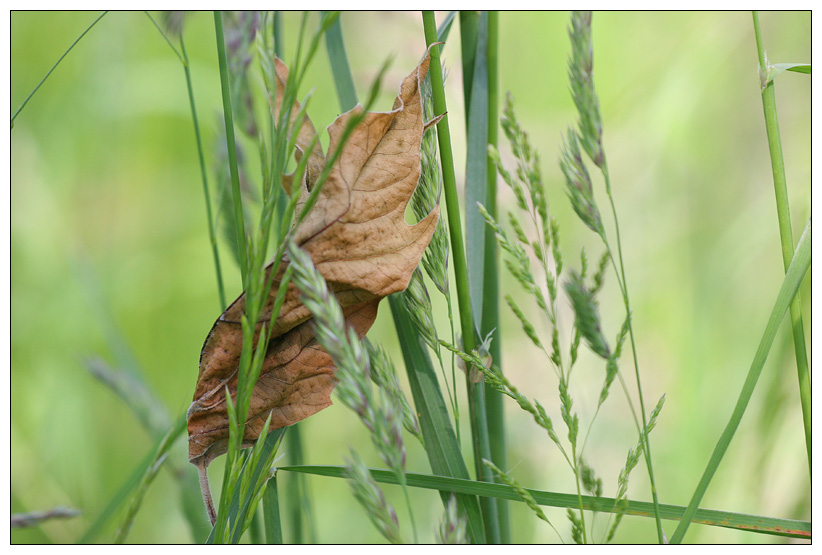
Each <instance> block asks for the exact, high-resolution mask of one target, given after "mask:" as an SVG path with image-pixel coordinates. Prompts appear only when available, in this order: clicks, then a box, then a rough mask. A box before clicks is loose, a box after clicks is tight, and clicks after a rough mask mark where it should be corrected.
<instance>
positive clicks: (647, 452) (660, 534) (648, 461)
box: [602, 154, 665, 543]
mask: <svg viewBox="0 0 822 555" xmlns="http://www.w3.org/2000/svg"><path fill="white" fill-rule="evenodd" d="M602 174H603V176H604V177H605V191H606V193H607V194H608V201H609V204H610V206H611V213H612V214H613V216H614V231H615V233H616V244H617V256H618V258H619V266H618V267H617V263H616V260H614V257H613V254H612V253H613V251H612V250H611V247H610V245H609V244H608V241H607V239H606V238H605V233H604V232H603V233H602V239H603V241H604V243H605V247H606V248H607V249H608V252H609V253H611V254H609V256H610V258H611V263H612V265H613V266H614V272H615V273H616V274H617V282H618V283H619V287H620V291H621V293H622V301H623V303H624V304H625V312H626V318H627V319H628V336H629V339H630V341H631V355H632V358H633V361H634V373H635V376H636V388H637V395H638V397H639V410H640V414H641V416H642V426H641V427H640V426H638V430H637V431H638V432H639V435H640V436H641V437H642V441H643V443H644V449H643V454H644V456H645V466H646V467H647V468H648V481H649V482H650V485H651V499H652V500H653V503H654V519H655V521H656V531H657V540H658V541H659V543H665V532H664V530H663V529H662V517H661V516H660V514H659V496H658V494H657V490H656V479H655V478H654V466H653V461H652V458H651V443H650V440H649V439H648V433H647V431H646V426H647V423H648V417H647V413H646V411H645V398H644V396H643V395H642V380H641V379H640V376H639V358H638V357H637V351H636V339H635V338H634V325H633V318H632V317H631V301H630V300H629V298H628V283H627V281H626V276H625V263H624V259H623V256H622V240H621V235H620V231H619V218H618V216H617V211H616V204H615V203H614V196H613V195H612V194H611V176H610V173H609V172H608V161H607V159H606V158H605V155H604V154H603V162H602ZM620 382H622V386H623V388H625V383H624V381H623V380H622V376H621V375H620ZM626 396H627V397H628V400H629V403H630V396H628V395H627V390H626ZM631 410H632V411H633V406H631ZM634 420H636V415H635V416H634Z"/></svg>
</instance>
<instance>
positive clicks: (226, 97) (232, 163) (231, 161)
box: [214, 11, 248, 289]
mask: <svg viewBox="0 0 822 555" xmlns="http://www.w3.org/2000/svg"><path fill="white" fill-rule="evenodd" d="M214 29H215V32H216V34H217V58H218V61H219V65H220V85H221V87H222V96H223V115H224V117H225V137H226V145H227V147H228V167H229V172H230V174H231V190H232V193H233V198H234V221H235V223H236V232H237V250H238V252H239V253H240V272H241V274H242V280H243V289H246V286H247V281H248V251H247V249H246V237H245V221H244V216H243V199H242V195H241V193H240V175H239V171H238V169H237V148H236V144H235V140H234V116H233V114H232V110H231V89H230V86H229V77H228V64H227V63H226V55H225V37H224V36H223V16H222V13H221V12H219V11H215V12H214Z"/></svg>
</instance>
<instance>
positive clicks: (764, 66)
mask: <svg viewBox="0 0 822 555" xmlns="http://www.w3.org/2000/svg"><path fill="white" fill-rule="evenodd" d="M753 24H754V34H755V35H756V49H757V53H758V55H759V72H760V75H767V72H768V60H767V58H766V57H765V47H764V46H763V44H762V33H761V31H760V29H759V14H758V13H757V12H753ZM762 108H763V110H764V112H765V130H766V131H767V134H768V150H769V151H770V155H771V170H772V172H773V188H774V193H775V194H776V214H777V219H778V220H779V239H780V241H781V244H782V262H783V264H784V270H785V271H786V272H787V271H788V266H789V265H790V263H791V258H792V257H793V249H794V246H793V231H792V230H791V211H790V206H789V204H788V186H787V179H786V178H785V161H784V159H783V157H782V140H781V139H780V137H779V119H778V118H777V115H776V96H775V93H774V84H773V79H770V78H767V84H766V85H765V87H764V88H763V89H762ZM791 329H792V331H793V345H794V352H795V354H796V370H797V375H798V378H799V399H800V403H801V405H802V423H803V425H804V427H805V448H806V450H807V452H808V474H809V476H808V477H810V474H811V471H812V467H811V377H810V371H809V369H808V354H807V352H806V348H805V327H804V324H803V321H802V299H801V297H800V295H799V293H798V292H797V294H796V296H795V297H794V298H793V301H791Z"/></svg>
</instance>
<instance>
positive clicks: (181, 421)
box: [114, 415, 187, 543]
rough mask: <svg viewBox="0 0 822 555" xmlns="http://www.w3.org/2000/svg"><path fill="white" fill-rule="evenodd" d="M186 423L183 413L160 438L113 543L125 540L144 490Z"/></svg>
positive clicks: (146, 490)
mask: <svg viewBox="0 0 822 555" xmlns="http://www.w3.org/2000/svg"><path fill="white" fill-rule="evenodd" d="M186 424H187V420H186V418H185V415H181V416H180V417H179V418H178V419H177V422H176V423H175V424H174V426H173V427H172V428H171V429H170V430H169V431H168V433H167V434H165V436H163V438H162V439H161V440H160V444H159V445H158V446H157V448H156V449H155V450H154V454H153V457H152V458H151V461H150V462H149V464H148V467H147V468H146V471H145V472H144V473H143V475H142V476H141V477H140V482H139V484H138V485H137V487H136V488H135V491H134V493H133V494H132V495H131V499H130V503H129V507H128V510H127V511H126V516H125V518H123V522H122V523H121V524H120V527H119V528H118V530H117V533H116V534H115V536H114V543H123V542H124V541H125V539H126V537H127V536H128V533H129V531H130V530H131V525H132V524H133V523H134V519H135V518H136V517H137V511H139V510H140V506H141V505H142V504H143V499H144V498H145V495H146V492H148V488H149V487H150V486H151V483H152V482H153V481H154V478H156V477H157V473H158V472H160V467H162V466H163V463H164V462H165V460H166V457H167V455H168V451H169V450H170V449H171V446H172V445H174V442H175V441H176V439H177V437H179V436H180V435H182V433H183V432H184V431H185V429H186Z"/></svg>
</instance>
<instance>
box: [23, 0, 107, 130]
mask: <svg viewBox="0 0 822 555" xmlns="http://www.w3.org/2000/svg"><path fill="white" fill-rule="evenodd" d="M107 13H108V11H104V12H103V13H101V14H100V15H99V16H98V17H97V19H95V20H94V21H92V22H91V25H89V26H88V27H86V30H85V31H83V32H82V33H80V36H79V37H77V39H76V40H75V41H74V42H73V43H71V46H69V47H68V49H67V50H66V51H65V52H63V55H62V56H60V58H58V59H57V61H56V62H55V63H54V65H53V66H51V69H50V70H48V72H47V73H46V75H45V76H44V77H43V78H42V79H41V80H40V82H39V83H37V86H36V87H34V89H32V91H31V92H30V93H29V95H28V96H27V97H26V98H25V100H23V102H22V104H20V107H19V108H17V110H15V111H14V113H13V114H12V116H11V129H14V120H15V119H17V116H18V115H19V114H20V112H22V111H23V108H25V107H26V104H28V103H29V100H31V97H33V96H34V94H35V93H36V92H37V91H38V90H40V87H42V86H43V83H45V82H46V79H48V78H49V76H50V75H51V74H52V72H53V71H54V70H55V69H57V66H59V65H60V62H62V61H63V58H65V57H66V56H67V55H68V53H69V52H71V49H72V48H74V47H75V46H76V45H77V43H78V42H80V40H81V39H82V38H83V37H84V36H86V33H88V32H89V31H91V28H92V27H94V26H95V25H96V24H97V22H98V21H100V20H101V19H103V16H104V15H106V14H107Z"/></svg>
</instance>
